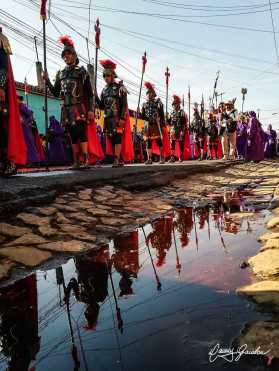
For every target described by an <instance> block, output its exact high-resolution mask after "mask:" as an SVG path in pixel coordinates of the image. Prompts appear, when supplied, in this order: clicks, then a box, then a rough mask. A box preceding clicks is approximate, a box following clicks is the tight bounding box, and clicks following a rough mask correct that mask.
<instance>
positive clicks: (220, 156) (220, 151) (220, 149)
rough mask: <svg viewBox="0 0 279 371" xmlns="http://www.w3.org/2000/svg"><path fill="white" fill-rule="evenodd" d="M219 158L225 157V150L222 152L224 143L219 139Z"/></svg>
mask: <svg viewBox="0 0 279 371" xmlns="http://www.w3.org/2000/svg"><path fill="white" fill-rule="evenodd" d="M217 157H218V158H222V157H223V150H222V143H221V139H220V138H219V139H218V152H217Z"/></svg>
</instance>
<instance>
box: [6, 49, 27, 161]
mask: <svg viewBox="0 0 279 371" xmlns="http://www.w3.org/2000/svg"><path fill="white" fill-rule="evenodd" d="M7 93H8V101H9V118H8V149H7V156H8V160H10V161H11V162H13V163H15V164H17V165H25V164H26V162H27V148H26V144H25V140H24V135H23V130H22V125H21V121H20V114H19V105H18V102H17V93H16V86H15V81H14V75H13V69H12V65H11V61H10V57H9V56H8V81H7Z"/></svg>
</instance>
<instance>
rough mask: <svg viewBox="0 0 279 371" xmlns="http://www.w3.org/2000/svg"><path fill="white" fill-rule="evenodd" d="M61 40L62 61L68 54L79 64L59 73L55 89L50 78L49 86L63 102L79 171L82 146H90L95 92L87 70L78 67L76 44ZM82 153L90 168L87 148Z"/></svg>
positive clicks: (62, 113)
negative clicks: (90, 124) (90, 116)
mask: <svg viewBox="0 0 279 371" xmlns="http://www.w3.org/2000/svg"><path fill="white" fill-rule="evenodd" d="M59 40H60V42H61V43H62V44H63V45H64V48H63V51H62V53H61V57H62V58H64V57H65V54H66V53H67V52H68V53H72V54H73V55H75V57H76V59H75V63H74V64H73V65H67V66H66V67H65V68H63V69H61V70H59V71H58V72H57V74H56V78H55V82H54V85H52V83H51V82H50V80H49V79H48V78H47V81H46V82H47V85H48V88H49V90H50V92H51V93H52V94H53V95H54V96H56V97H61V98H62V99H63V104H62V112H61V122H62V125H63V126H65V127H66V130H67V131H68V132H69V134H70V137H71V141H72V145H73V152H74V157H75V165H76V167H79V156H80V148H79V144H83V143H85V144H86V143H87V142H88V136H87V120H88V112H89V111H91V112H92V111H93V91H92V86H91V82H90V77H89V74H88V72H87V70H86V69H85V68H84V67H83V66H79V65H78V64H79V60H78V57H77V54H76V50H75V48H74V43H73V41H72V40H71V39H70V38H69V37H68V36H62V37H60V39H59ZM82 152H83V157H84V159H83V161H84V163H85V164H86V163H87V161H88V152H87V148H86V147H85V146H84V147H83V148H82Z"/></svg>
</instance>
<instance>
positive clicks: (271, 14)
mask: <svg viewBox="0 0 279 371" xmlns="http://www.w3.org/2000/svg"><path fill="white" fill-rule="evenodd" d="M269 10H270V18H271V24H272V30H273V40H274V47H275V52H276V58H277V64H278V67H279V53H278V46H277V40H276V33H275V25H274V19H273V12H272V6H271V1H270V0H269Z"/></svg>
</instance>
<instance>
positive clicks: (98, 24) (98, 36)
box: [95, 18, 101, 49]
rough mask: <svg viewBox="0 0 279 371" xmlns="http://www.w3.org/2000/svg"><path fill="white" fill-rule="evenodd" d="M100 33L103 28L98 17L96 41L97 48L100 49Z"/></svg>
mask: <svg viewBox="0 0 279 371" xmlns="http://www.w3.org/2000/svg"><path fill="white" fill-rule="evenodd" d="M100 34H101V29H100V21H99V18H98V19H97V21H96V24H95V43H96V48H97V49H100Z"/></svg>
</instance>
